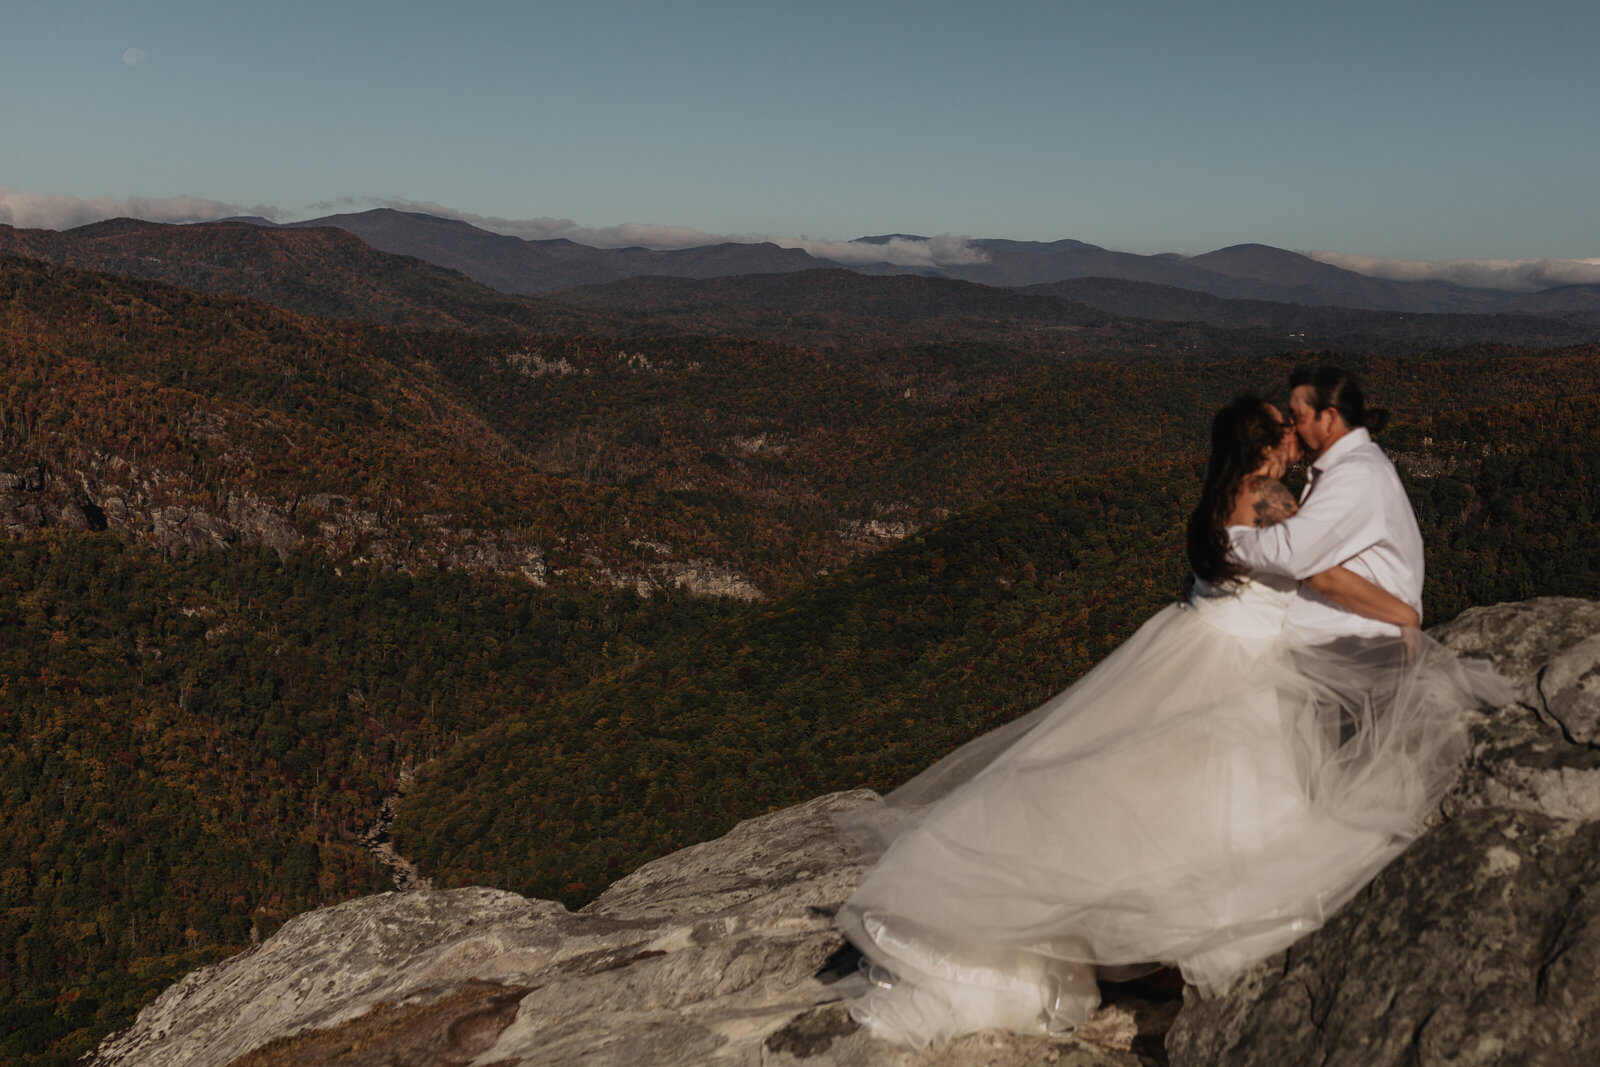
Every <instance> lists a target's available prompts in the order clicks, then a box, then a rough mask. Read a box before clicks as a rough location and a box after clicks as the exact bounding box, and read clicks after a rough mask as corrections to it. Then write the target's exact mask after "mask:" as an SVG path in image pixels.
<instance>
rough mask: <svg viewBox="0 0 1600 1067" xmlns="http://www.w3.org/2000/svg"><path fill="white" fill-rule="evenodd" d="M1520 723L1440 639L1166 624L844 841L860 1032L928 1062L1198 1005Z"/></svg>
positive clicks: (1158, 621)
mask: <svg viewBox="0 0 1600 1067" xmlns="http://www.w3.org/2000/svg"><path fill="white" fill-rule="evenodd" d="M1510 699H1511V692H1510V689H1509V687H1508V685H1507V684H1506V683H1505V681H1504V680H1503V679H1501V678H1499V676H1498V675H1495V674H1494V673H1493V672H1492V671H1491V670H1490V669H1489V668H1488V667H1487V666H1486V665H1483V664H1477V663H1470V662H1462V661H1458V660H1456V659H1455V658H1454V657H1453V656H1451V655H1450V654H1449V653H1448V652H1447V651H1445V650H1444V649H1443V648H1441V647H1440V646H1439V645H1438V644H1437V643H1435V642H1432V641H1431V640H1430V639H1428V638H1427V637H1425V636H1424V637H1422V638H1421V639H1420V646H1419V647H1413V648H1408V647H1407V646H1406V644H1405V643H1404V642H1402V641H1401V640H1400V639H1398V638H1396V639H1394V640H1380V641H1361V642H1359V643H1351V644H1350V645H1349V647H1337V646H1329V647H1303V646H1299V647H1297V646H1295V645H1293V644H1291V643H1290V642H1288V641H1287V640H1286V639H1285V638H1283V637H1282V636H1281V635H1279V634H1277V633H1269V632H1257V633H1238V632H1230V631H1229V630H1228V629H1226V628H1223V627H1219V626H1218V625H1217V624H1216V619H1215V618H1210V617H1208V616H1207V613H1206V612H1204V611H1200V610H1196V608H1195V607H1193V606H1191V605H1188V604H1175V605H1172V606H1171V607H1169V608H1167V609H1165V610H1163V611H1162V612H1160V613H1159V614H1157V615H1156V616H1155V617H1154V618H1153V619H1152V620H1151V621H1150V622H1148V623H1146V624H1145V625H1144V626H1143V627H1141V628H1140V630H1139V631H1138V632H1137V633H1136V634H1135V635H1134V636H1133V637H1131V638H1130V639H1129V640H1128V641H1127V642H1125V643H1124V644H1123V645H1122V646H1121V647H1120V648H1119V649H1117V650H1116V651H1115V652H1113V653H1112V654H1111V655H1110V656H1108V657H1107V658H1106V659H1105V660H1104V661H1103V662H1102V663H1101V664H1100V665H1099V666H1097V667H1096V668H1095V669H1094V670H1093V671H1091V672H1090V673H1089V674H1087V675H1085V676H1084V677H1083V678H1082V679H1080V680H1079V681H1078V682H1077V683H1076V684H1075V685H1073V686H1072V687H1071V688H1069V689H1067V690H1066V691H1064V692H1063V693H1061V694H1059V695H1058V696H1056V697H1054V698H1053V699H1051V700H1050V701H1049V702H1047V703H1046V704H1044V705H1043V706H1042V707H1040V708H1038V709H1036V710H1035V711H1034V712H1032V713H1030V714H1029V715H1027V716H1024V717H1023V718H1022V719H1019V720H1017V721H1015V722H1013V723H1011V724H1009V725H1007V726H1004V727H1001V728H1000V729H998V730H996V731H994V732H992V733H990V734H987V735H984V736H983V737H980V738H978V739H977V740H975V741H973V742H971V743H969V744H968V745H966V746H964V747H963V748H961V749H958V750H956V751H955V752H954V753H952V754H951V755H950V756H948V757H946V758H945V759H943V760H941V761H940V762H938V763H936V764H935V765H934V766H932V767H931V768H929V769H928V770H927V771H924V772H923V773H922V774H920V775H918V776H917V777H916V778H914V779H912V780H911V781H910V782H908V783H907V784H906V785H904V786H903V787H901V788H900V789H898V790H896V791H895V792H893V793H891V794H890V795H889V796H888V797H887V798H886V799H885V802H884V803H883V804H882V805H879V806H874V807H871V808H867V809H865V810H864V811H862V812H859V813H855V814H853V815H852V816H850V817H847V819H846V825H845V826H844V829H845V830H846V831H847V832H848V833H850V834H851V835H852V836H853V837H854V838H855V839H856V840H857V841H858V843H859V844H860V847H861V848H862V849H863V850H864V851H865V852H866V856H867V858H868V859H875V860H876V862H875V863H874V865H873V866H872V867H871V868H870V869H869V870H868V871H867V873H866V875H865V877H864V878H863V880H862V882H861V884H860V887H859V888H858V889H857V890H856V892H855V894H854V895H853V896H852V897H851V898H850V900H849V901H848V902H847V903H846V904H845V906H844V907H843V909H842V910H841V911H840V915H839V922H840V925H841V927H842V929H843V931H844V933H845V934H846V936H847V937H849V939H850V940H851V941H852V942H853V943H854V944H855V945H856V946H857V947H858V948H860V950H861V951H862V953H863V955H864V957H865V960H864V965H865V966H864V970H865V971H866V972H867V974H868V976H869V978H870V979H871V980H872V984H871V985H870V987H868V988H867V989H866V991H865V992H864V993H863V994H862V995H861V996H859V997H857V998H855V999H854V1000H852V1002H851V1004H850V1010H851V1014H852V1015H854V1016H855V1017H856V1019H857V1020H858V1021H860V1022H862V1023H863V1024H865V1025H866V1026H868V1027H869V1028H871V1029H872V1030H874V1031H875V1032H876V1033H877V1034H878V1035H879V1036H882V1037H885V1038H889V1039H893V1040H898V1041H901V1042H903V1043H906V1044H910V1045H912V1046H914V1047H919V1048H920V1047H922V1046H924V1045H926V1044H928V1043H929V1042H936V1041H940V1040H943V1039H945V1038H948V1037H951V1036H955V1035H957V1034H961V1033H969V1032H972V1031H976V1030H980V1029H986V1028H996V1029H1004V1030H1012V1031H1017V1032H1022V1033H1037V1032H1046V1031H1064V1030H1070V1029H1072V1028H1074V1027H1076V1026H1077V1025H1079V1024H1080V1023H1082V1022H1083V1021H1084V1020H1085V1019H1086V1018H1087V1017H1088V1015H1089V1014H1090V1013H1091V1012H1092V1011H1093V1010H1094V1008H1095V1007H1096V1006H1097V1005H1098V1003H1099V994H1098V987H1097V985H1096V979H1097V978H1109V979H1112V980H1116V979H1119V978H1123V977H1132V976H1135V975H1137V974H1139V973H1144V972H1146V971H1149V970H1151V969H1154V967H1155V966H1158V965H1167V966H1176V967H1179V968H1181V969H1182V972H1183V974H1184V977H1185V978H1186V980H1188V981H1189V982H1191V983H1193V984H1194V985H1196V986H1197V987H1199V990H1200V992H1201V993H1202V994H1210V993H1214V992H1217V991H1219V990H1221V989H1223V988H1224V987H1226V986H1227V985H1228V983H1229V982H1230V981H1231V980H1232V979H1233V978H1234V977H1235V976H1237V975H1238V974H1239V973H1240V972H1241V971H1242V970H1243V969H1245V968H1246V967H1249V966H1250V965H1252V964H1254V963H1256V962H1257V961H1259V960H1261V959H1264V958H1265V957H1266V956H1268V955H1271V954H1272V953H1273V952H1276V951H1278V950H1280V949H1282V948H1284V947H1286V946H1287V945H1289V944H1290V943H1292V942H1293V941H1295V940H1296V939H1298V938H1300V937H1301V936H1303V935H1305V934H1306V933H1308V932H1310V931H1311V930H1314V929H1316V928H1317V927H1318V926H1320V925H1321V924H1322V922H1323V921H1324V920H1325V919H1326V917H1327V916H1328V915H1329V914H1330V913H1331V912H1332V911H1333V910H1334V909H1336V908H1338V907H1339V906H1340V905H1341V904H1342V903H1344V902H1345V901H1346V900H1347V899H1349V898H1350V897H1351V896H1352V895H1353V894H1354V893H1355V892H1356V891H1357V890H1359V889H1360V888H1361V886H1362V885H1364V884H1365V883H1366V882H1367V881H1368V880H1370V879H1371V878H1372V876H1373V875H1375V874H1376V873H1377V872H1378V871H1379V870H1380V869H1381V868H1382V867H1383V866H1384V865H1385V864H1387V863H1388V862H1389V861H1390V860H1392V859H1393V858H1394V857H1395V856H1396V855H1397V854H1398V853H1399V852H1400V851H1401V850H1402V849H1404V848H1405V846H1406V845H1407V844H1408V843H1409V842H1410V840H1411V839H1412V838H1413V837H1414V836H1415V835H1416V834H1417V833H1418V832H1419V831H1420V827H1421V824H1422V821H1423V820H1424V819H1425V818H1426V817H1427V815H1428V814H1429V813H1430V812H1431V811H1432V810H1433V809H1434V808H1435V807H1436V805H1437V804H1438V801H1439V800H1440V799H1441V798H1442V796H1443V794H1444V793H1445V791H1446V790H1447V789H1448V788H1449V786H1450V784H1451V783H1452V781H1453V779H1454V777H1455V775H1456V773H1457V771H1458V769H1459V766H1460V764H1461V762H1462V760H1463V758H1464V756H1465V752H1466V736H1465V730H1464V726H1463V722H1462V715H1461V711H1462V710H1463V709H1464V708H1466V707H1469V706H1478V705H1481V704H1500V703H1504V702H1507V701H1509V700H1510Z"/></svg>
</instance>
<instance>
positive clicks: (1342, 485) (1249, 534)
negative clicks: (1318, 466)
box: [1229, 463, 1383, 581]
mask: <svg viewBox="0 0 1600 1067" xmlns="http://www.w3.org/2000/svg"><path fill="white" fill-rule="evenodd" d="M1343 468H1349V469H1343ZM1361 473H1362V472H1361V471H1360V469H1359V468H1358V467H1356V465H1355V464H1350V463H1343V464H1340V465H1339V466H1338V467H1335V468H1334V469H1333V470H1330V471H1328V472H1327V473H1326V474H1324V475H1323V476H1322V477H1321V478H1320V479H1319V480H1318V482H1317V486H1316V490H1315V492H1313V493H1312V494H1311V496H1310V498H1309V499H1307V500H1306V502H1305V504H1304V505H1302V506H1301V508H1300V510H1299V511H1298V512H1296V513H1295V514H1293V515H1291V516H1289V517H1288V518H1287V519H1284V520H1283V521H1282V522H1279V523H1275V524H1274V525H1272V526H1263V527H1252V528H1249V529H1245V528H1241V527H1233V528H1231V529H1230V530H1229V533H1230V535H1231V538H1232V544H1233V556H1234V558H1235V559H1237V560H1238V561H1239V562H1240V563H1242V564H1244V566H1246V567H1248V568H1249V569H1250V570H1253V571H1263V572H1266V573H1268V574H1281V575H1283V576H1285V577H1288V578H1293V579H1295V580H1296V581H1303V580H1304V579H1306V578H1309V577H1311V576H1312V575H1313V574H1321V573H1322V572H1323V571H1325V570H1327V569H1328V568H1330V567H1337V566H1338V565H1340V564H1341V563H1344V562H1345V561H1346V560H1348V559H1350V558H1351V557H1352V556H1355V555H1357V554H1359V553H1361V552H1363V551H1365V550H1366V549H1368V548H1371V547H1372V546H1373V545H1375V544H1377V543H1378V542H1379V541H1380V540H1381V539H1382V534H1383V526H1382V517H1381V515H1380V514H1379V509H1378V508H1377V507H1376V506H1375V502H1374V500H1373V499H1372V494H1371V492H1370V490H1369V487H1368V486H1367V485H1366V479H1365V478H1363V477H1361ZM1341 475H1343V477H1341Z"/></svg>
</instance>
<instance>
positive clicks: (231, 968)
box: [88, 791, 1140, 1067]
mask: <svg viewBox="0 0 1600 1067" xmlns="http://www.w3.org/2000/svg"><path fill="white" fill-rule="evenodd" d="M872 798H873V794H871V793H868V792H864V791H862V792H854V793H836V794H832V795H829V796H824V797H820V798H818V799H816V800H813V801H811V802H809V803H806V804H801V805H799V806H797V807H793V808H788V809H785V810H783V811H779V812H776V813H774V814H772V815H767V816H764V817H761V818H757V819H752V820H749V821H747V822H745V823H742V824H740V825H739V826H738V827H736V828H735V829H734V830H733V831H732V832H730V833H729V834H727V835H726V836H724V837H722V838H720V839H718V840H716V841H711V842H707V843H705V844H701V845H696V846H693V847H691V848H687V849H684V850H682V851H680V852H676V853H673V854H672V855H670V856H666V857H663V858H662V859H659V860H656V861H655V862H654V863H650V864H647V865H645V866H644V867H641V868H640V869H639V870H637V871H635V872H634V873H633V874H631V875H629V876H628V877H626V878H624V879H622V880H621V881H619V882H617V883H616V884H615V885H613V886H612V887H611V888H610V889H609V890H608V891H607V892H606V893H605V894H604V895H603V896H601V897H600V898H599V899H597V900H595V901H594V902H593V903H592V904H590V905H589V906H588V907H586V908H584V909H583V910H582V911H579V912H576V913H574V912H569V911H567V910H566V909H565V908H563V907H562V906H561V905H559V904H556V903H553V902H550V901H542V900H529V899H527V898H524V897H521V896H518V895H516V894H515V893H506V892H502V891H500V890H495V889H482V888H476V889H457V890H449V891H432V890H421V891H416V892H410V893H385V894H381V895H379V896H374V897H367V898H365V899H361V900H353V901H350V902H348V903H345V904H341V905H338V906H336V907H331V908H325V909H323V910H320V911H315V912H311V913H308V914H306V915H302V916H300V917H298V918H296V919H294V920H292V921H290V922H288V923H286V924H285V925H284V926H283V928H282V929H280V930H279V931H278V932H277V933H276V934H274V935H273V936H272V937H271V938H268V939H267V940H266V941H264V942H262V943H261V944H260V945H258V946H256V947H254V948H252V949H250V950H248V951H246V952H244V953H241V954H240V955H238V956H235V957H233V958H232V959H229V960H227V961H225V962H223V963H221V964H218V965H216V966H213V967H207V968H203V969H201V970H198V971H195V972H193V973H192V974H190V975H188V976H187V977H186V978H184V979H183V980H182V981H180V982H178V983H177V984H176V985H174V986H172V987H171V988H170V989H168V990H167V991H166V992H165V993H163V994H162V995H161V997H160V998H159V999H157V1000H156V1001H155V1003H153V1004H151V1005H150V1006H149V1007H148V1008H146V1009H145V1010H144V1011H143V1012H141V1013H140V1015H139V1019H138V1022H137V1023H136V1024H135V1025H134V1027H133V1028H132V1029H130V1030H127V1031H124V1032H123V1033H121V1034H117V1035H114V1036H112V1037H111V1038H108V1039H107V1040H106V1041H105V1042H104V1043H102V1044H101V1046H100V1047H99V1048H98V1049H97V1050H96V1051H95V1053H94V1055H93V1056H92V1057H91V1058H90V1060H89V1061H88V1062H89V1064H91V1065H93V1067H112V1065H117V1067H135V1065H140V1067H144V1065H148V1067H221V1065H224V1064H234V1065H235V1067H269V1065H279V1064H282V1065H289V1064H293V1065H294V1067H310V1065H312V1064H322V1063H329V1064H332V1063H338V1064H341V1065H344V1067H354V1065H365V1064H371V1065H373V1067H380V1065H381V1067H396V1065H400V1067H405V1065H415V1067H425V1065H433V1064H466V1063H477V1064H502V1065H507V1067H509V1065H512V1064H527V1065H532V1064H564V1063H572V1064H577V1063H582V1064H594V1065H600V1064H618V1065H627V1067H638V1065H640V1064H650V1065H651V1067H663V1065H673V1064H682V1065H685V1067H688V1065H691V1064H704V1063H710V1062H716V1063H729V1064H769V1065H778V1064H788V1063H800V1062H807V1063H810V1064H815V1065H823V1064H841V1065H848V1064H861V1065H866V1064H883V1065H892V1064H900V1063H911V1062H917V1063H935V1064H949V1065H955V1064H964V1063H972V1062H983V1063H991V1064H995V1065H996V1067H1004V1065H1010V1064H1016V1065H1019V1067H1020V1065H1021V1064H1025V1063H1026V1064H1034V1063H1059V1064H1061V1065H1063V1067H1112V1065H1116V1067H1135V1065H1137V1064H1138V1063H1139V1062H1140V1061H1139V1059H1138V1058H1137V1057H1136V1056H1134V1055H1132V1054H1130V1053H1128V1052H1119V1051H1117V1050H1115V1049H1114V1048H1107V1047H1103V1046H1100V1045H1096V1044H1093V1043H1091V1042H1089V1041H1086V1040H1077V1039H1066V1040H1064V1041H1063V1040H1058V1041H1055V1042H1050V1041H1046V1040H1044V1039H1042V1038H1041V1039H1026V1038H1018V1037H1011V1036H1000V1035H978V1036H974V1037H971V1038H968V1039H966V1040H964V1041H962V1042H957V1043H954V1044H952V1045H950V1046H948V1047H946V1048H945V1049H943V1050H940V1052H939V1053H938V1054H937V1055H934V1056H931V1057H925V1058H923V1059H920V1060H919V1059H916V1058H915V1057H913V1056H912V1055H911V1054H909V1053H906V1052H902V1051H900V1050H898V1049H894V1048H890V1047H888V1046H885V1045H882V1044H880V1043H878V1042H875V1041H872V1040H870V1039H869V1038H868V1037H867V1036H866V1035H865V1034H864V1033H863V1032H861V1031H860V1030H859V1029H858V1028H857V1027H856V1026H855V1024H854V1023H853V1022H851V1020H850V1018H849V1017H848V1016H847V1015H846V1014H845V1013H844V1011H843V1010H842V1009H841V1008H840V1007H838V1005H837V1004H830V1003H829V1001H830V1000H832V999H834V998H832V997H831V996H830V993H829V989H828V986H829V985H830V984H831V982H832V981H833V980H835V979H836V978H838V977H840V976H841V975H843V974H844V973H847V972H851V973H853V972H854V970H855V957H854V955H853V954H852V953H850V952H849V951H847V950H845V947H844V944H843V942H842V941H841V940H840V938H839V936H838V934H837V933H836V932H835V930H834V926H833V913H834V910H835V909H836V908H837V907H838V906H839V904H840V903H842V902H843V901H844V899H845V897H846V896H848V895H849V893H850V891H851V889H852V888H853V886H854V885H855V882H856V879H857V878H858V877H859V875H860V870H859V868H858V867H856V866H855V865H854V864H853V863H852V862H851V861H850V859H849V856H848V854H847V852H846V849H845V847H844V846H843V844H842V843H841V841H840V840H839V838H838V837H837V835H836V834H835V833H834V829H833V816H834V815H835V814H836V813H838V812H841V811H845V810H848V809H849V808H851V807H854V806H857V805H860V804H863V803H868V802H870V801H871V800H872ZM1101 1029H1102V1031H1103V1032H1105V1033H1107V1034H1109V1035H1111V1036H1110V1038H1109V1043H1111V1044H1115V1043H1116V1039H1117V1038H1118V1037H1121V1038H1122V1040H1123V1042H1124V1043H1129V1042H1131V1041H1132V1040H1133V1039H1134V1038H1135V1037H1136V1031H1137V1023H1136V1021H1135V1019H1134V1015H1133V1013H1132V1012H1131V1011H1130V1010H1129V1009H1128V1008H1127V1007H1121V1008H1116V1009H1112V1010H1109V1011H1107V1012H1106V1013H1105V1018H1104V1019H1103V1020H1102V1023H1101ZM1103 1040H1105V1039H1103Z"/></svg>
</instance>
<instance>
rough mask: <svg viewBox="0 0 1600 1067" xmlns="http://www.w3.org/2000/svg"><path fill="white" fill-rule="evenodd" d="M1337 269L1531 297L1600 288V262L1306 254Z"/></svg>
mask: <svg viewBox="0 0 1600 1067" xmlns="http://www.w3.org/2000/svg"><path fill="white" fill-rule="evenodd" d="M1305 255H1307V256H1309V257H1311V258H1312V259H1315V260H1319V261H1320V262H1323V263H1330V264H1332V265H1333V266H1335V267H1343V268H1344V269H1345V270H1353V271H1355V272H1356V273H1358V274H1366V275H1369V276H1371V277H1374V278H1387V279H1389V280H1390V281H1396V282H1420V281H1440V282H1453V283H1455V284H1456V285H1466V286H1471V287H1473V288H1478V289H1509V290H1511V291H1512V292H1524V293H1531V292H1536V291H1538V290H1540V289H1549V288H1552V287H1553V286H1557V285H1581V284H1600V259H1441V260H1425V259H1383V258H1380V257H1378V256H1358V255H1352V254H1350V253H1347V252H1307V253H1305Z"/></svg>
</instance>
